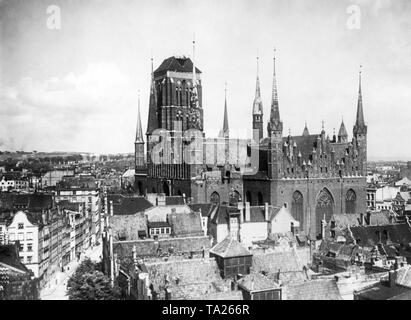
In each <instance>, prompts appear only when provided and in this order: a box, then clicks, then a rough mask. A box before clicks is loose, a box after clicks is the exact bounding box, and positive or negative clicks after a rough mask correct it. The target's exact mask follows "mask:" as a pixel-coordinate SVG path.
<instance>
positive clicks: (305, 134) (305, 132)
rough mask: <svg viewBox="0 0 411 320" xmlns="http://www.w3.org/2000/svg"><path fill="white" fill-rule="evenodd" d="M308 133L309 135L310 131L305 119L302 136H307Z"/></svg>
mask: <svg viewBox="0 0 411 320" xmlns="http://www.w3.org/2000/svg"><path fill="white" fill-rule="evenodd" d="M309 135H310V132H309V131H308V127H307V121H306V122H305V127H304V131H303V136H309Z"/></svg>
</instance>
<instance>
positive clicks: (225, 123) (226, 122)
mask: <svg viewBox="0 0 411 320" xmlns="http://www.w3.org/2000/svg"><path fill="white" fill-rule="evenodd" d="M223 136H224V137H225V138H228V137H229V129H228V115H227V82H226V83H225V88H224V122H223Z"/></svg>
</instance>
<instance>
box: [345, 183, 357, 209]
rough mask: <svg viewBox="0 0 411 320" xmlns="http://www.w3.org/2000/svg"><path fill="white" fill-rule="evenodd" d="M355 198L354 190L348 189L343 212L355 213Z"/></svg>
mask: <svg viewBox="0 0 411 320" xmlns="http://www.w3.org/2000/svg"><path fill="white" fill-rule="evenodd" d="M356 203H357V196H356V194H355V192H354V190H352V189H350V190H348V191H347V194H346V196H345V212H346V213H355V211H356Z"/></svg>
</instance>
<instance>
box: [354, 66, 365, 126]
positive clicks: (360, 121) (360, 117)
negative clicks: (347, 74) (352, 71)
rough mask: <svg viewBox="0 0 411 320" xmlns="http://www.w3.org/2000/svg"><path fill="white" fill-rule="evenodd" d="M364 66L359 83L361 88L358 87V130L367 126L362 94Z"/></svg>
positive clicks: (356, 123)
mask: <svg viewBox="0 0 411 320" xmlns="http://www.w3.org/2000/svg"><path fill="white" fill-rule="evenodd" d="M361 69H362V66H360V72H359V76H358V82H359V87H358V104H357V118H356V121H355V127H357V128H362V127H364V126H365V122H364V112H363V108H362V92H361V73H362V70H361Z"/></svg>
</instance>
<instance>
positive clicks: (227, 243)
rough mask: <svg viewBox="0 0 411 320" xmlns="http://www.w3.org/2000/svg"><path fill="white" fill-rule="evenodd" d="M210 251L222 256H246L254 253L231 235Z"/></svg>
mask: <svg viewBox="0 0 411 320" xmlns="http://www.w3.org/2000/svg"><path fill="white" fill-rule="evenodd" d="M210 253H213V254H215V255H217V256H219V257H222V258H232V257H244V256H251V255H252V253H251V252H250V251H248V250H247V249H246V248H244V247H243V245H242V244H241V243H239V242H238V241H237V240H235V239H232V238H230V237H227V238H225V239H224V240H223V241H221V242H219V243H217V244H216V245H215V246H214V247H213V248H211V249H210Z"/></svg>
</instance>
